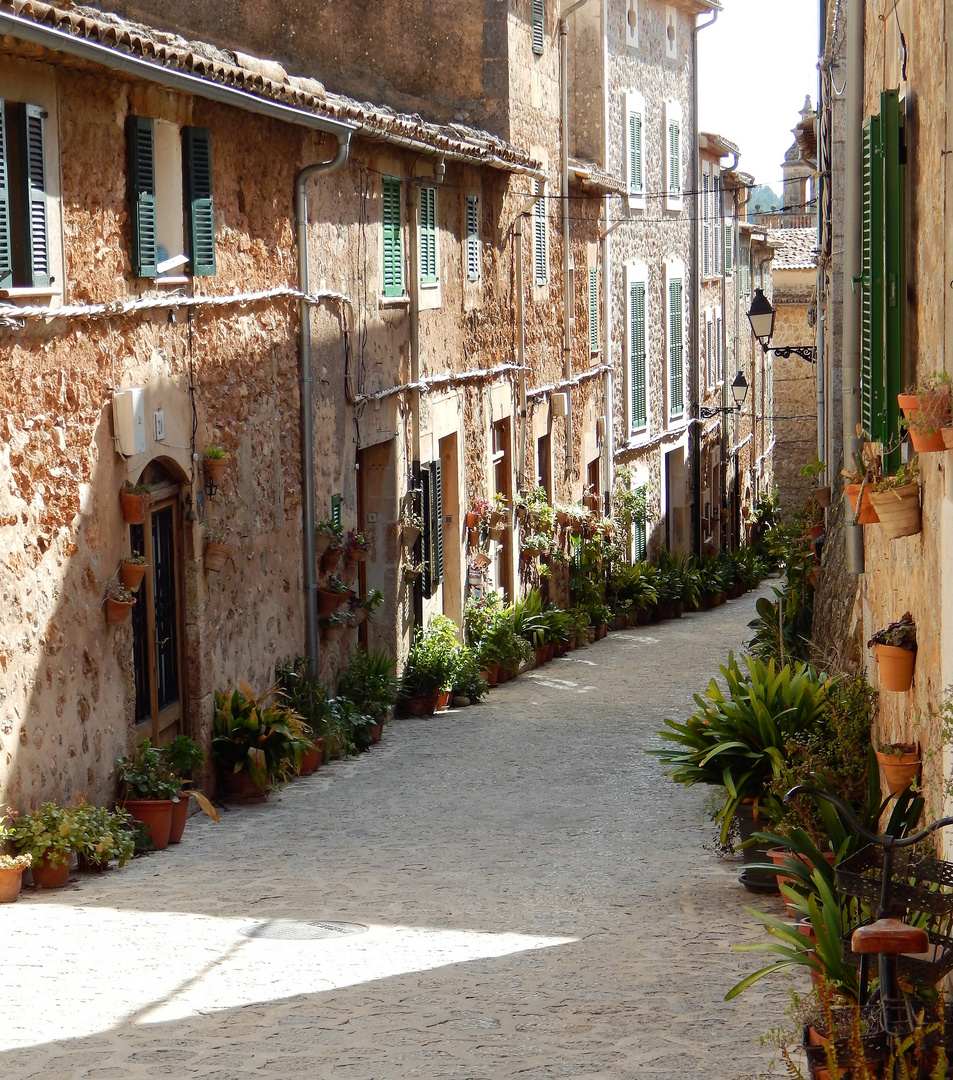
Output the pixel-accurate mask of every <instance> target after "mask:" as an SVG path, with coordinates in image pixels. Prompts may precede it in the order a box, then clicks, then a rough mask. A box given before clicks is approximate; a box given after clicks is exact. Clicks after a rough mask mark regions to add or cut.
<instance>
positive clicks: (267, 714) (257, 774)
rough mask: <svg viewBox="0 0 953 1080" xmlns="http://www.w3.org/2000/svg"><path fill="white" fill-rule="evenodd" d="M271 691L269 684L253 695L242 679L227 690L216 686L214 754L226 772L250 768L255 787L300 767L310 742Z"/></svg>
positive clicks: (306, 731)
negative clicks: (230, 690)
mask: <svg viewBox="0 0 953 1080" xmlns="http://www.w3.org/2000/svg"><path fill="white" fill-rule="evenodd" d="M274 694H275V688H274V687H273V688H272V689H270V690H266V691H265V693H264V694H262V695H261V696H260V697H255V693H254V691H253V690H252V689H251V688H250V687H249V686H248V685H246V684H245V683H243V682H239V684H238V686H237V687H236V688H235V689H234V690H233V691H232V692H231V693H230V694H229V693H227V692H222V691H220V690H216V691H215V719H214V723H213V727H212V757H213V759H214V760H215V761H216V762H217V763H218V765H219V767H220V768H222V769H224V770H226V771H228V772H236V773H237V772H242V771H245V772H248V773H249V774H250V775H251V777H252V779H253V780H254V781H255V783H256V784H257V785H258V786H259V787H267V786H268V784H270V783H272V782H274V781H276V780H283V779H287V777H288V776H290V775H291V774H292V773H295V772H298V771H299V770H300V768H301V755H302V753H303V752H304V751H305V750H306V749H308V747H310V746H312V745H313V744H312V743H311V740H310V738H309V736H310V735H311V729H310V728H309V727H308V726H307V724H305V722H304V720H302V718H301V717H300V716H299V715H298V714H297V713H296V712H294V710H293V709H291V708H289V707H288V705H286V704H284V702H282V701H277V700H275V701H269V700H268V699H269V698H271V697H272V696H273V695H274Z"/></svg>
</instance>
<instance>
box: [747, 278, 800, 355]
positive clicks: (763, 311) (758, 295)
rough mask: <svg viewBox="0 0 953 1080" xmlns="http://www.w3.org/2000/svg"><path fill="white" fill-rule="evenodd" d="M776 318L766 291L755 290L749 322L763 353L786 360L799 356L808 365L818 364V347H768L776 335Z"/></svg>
mask: <svg viewBox="0 0 953 1080" xmlns="http://www.w3.org/2000/svg"><path fill="white" fill-rule="evenodd" d="M774 316H775V310H774V308H773V307H772V306H771V301H770V300H769V299H768V298H767V297H766V296H765V295H764V290H763V289H755V291H754V298H753V299H752V301H751V307H750V308H749V309H748V322H750V323H751V332H752V333H753V334H754V336H755V337H756V338H757V339H758V341H759V343H760V345H761V351H762V352H766V353H768V352H773V353H774V354H775V355H776V356H780V357H783V358H784V359H785V360H786V359H788V358H789V357H790V356H799V357H800V358H801V359H802V360H807V361H808V363H811V364H816V363H817V346H816V345H775V346H769V345H768V342H769V341H770V340H771V338H772V337H773V335H774Z"/></svg>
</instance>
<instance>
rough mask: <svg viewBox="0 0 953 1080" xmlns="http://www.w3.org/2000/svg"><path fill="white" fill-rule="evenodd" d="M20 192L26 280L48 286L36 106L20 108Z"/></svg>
mask: <svg viewBox="0 0 953 1080" xmlns="http://www.w3.org/2000/svg"><path fill="white" fill-rule="evenodd" d="M22 108H23V128H22V134H23V174H24V175H23V182H24V183H23V190H24V192H25V195H26V197H25V198H24V201H23V202H24V216H25V219H26V220H25V221H24V229H23V237H24V242H25V243H24V247H25V257H24V262H25V264H26V266H25V269H26V275H25V276H26V280H27V281H28V282H29V283H30V284H31V285H32V286H33V287H34V288H35V289H43V288H46V287H47V286H48V285H49V284H50V252H49V242H48V238H47V223H46V161H45V151H44V145H43V142H44V131H43V121H44V120H45V119H46V110H45V109H42V108H41V107H40V106H39V105H24V106H23V107H22Z"/></svg>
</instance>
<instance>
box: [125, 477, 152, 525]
mask: <svg viewBox="0 0 953 1080" xmlns="http://www.w3.org/2000/svg"><path fill="white" fill-rule="evenodd" d="M151 492H152V488H151V487H150V486H149V484H134V483H133V482H132V481H131V480H127V481H126V482H125V483H124V484H123V486H122V491H120V493H119V501H120V503H121V504H122V519H123V521H125V522H126V524H127V525H141V524H142V523H143V522H144V521H145V520H146V510H147V509H148V508H149V502H150V501H151Z"/></svg>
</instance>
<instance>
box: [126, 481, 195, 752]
mask: <svg viewBox="0 0 953 1080" xmlns="http://www.w3.org/2000/svg"><path fill="white" fill-rule="evenodd" d="M139 482H140V483H143V484H148V485H149V487H150V489H151V493H152V500H151V503H150V505H149V508H148V510H147V512H146V520H145V522H144V523H143V524H142V525H130V526H129V544H130V550H131V551H132V552H134V553H136V554H140V555H144V556H145V559H146V563H147V565H148V570H147V571H146V576H145V578H144V579H143V582H142V585H141V586H140V589H139V596H138V600H137V603H136V606H135V607H134V608H133V609H132V632H133V657H134V663H135V678H136V728H137V732H138V733H139V736H140V738H149V739H151V740H152V743H153V745H154V746H163V745H165V744H166V743H168V742H169V741H170V740H171V739H172V738H174V737H175V736H176V735H179V734H181V733H184V732H186V730H187V701H186V694H185V687H186V678H185V604H184V590H183V574H182V567H183V555H182V491H181V486H180V484H179V482H178V480H176V479H175V478H174V477H173V476H172V475H171V474H170V473H169V472H168V470H167V469H165V468H164V467H163V466H162V465H161V464H160V463H159V462H152V463H151V464H149V465H147V466H146V468H145V470H144V471H143V474H142V477H141V479H140V481H139Z"/></svg>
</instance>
